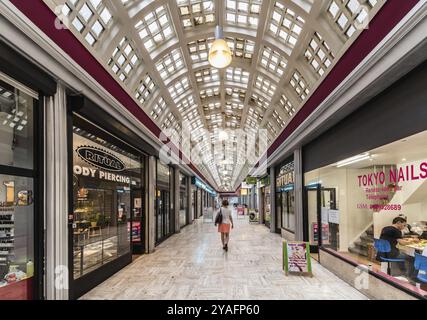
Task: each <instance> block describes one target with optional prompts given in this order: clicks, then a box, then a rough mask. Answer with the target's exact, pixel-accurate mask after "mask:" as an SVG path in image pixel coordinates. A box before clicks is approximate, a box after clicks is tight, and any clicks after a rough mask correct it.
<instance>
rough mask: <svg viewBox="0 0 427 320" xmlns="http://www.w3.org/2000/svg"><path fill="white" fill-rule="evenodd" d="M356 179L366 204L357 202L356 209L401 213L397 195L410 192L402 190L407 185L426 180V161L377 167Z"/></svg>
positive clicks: (401, 206) (409, 190)
mask: <svg viewBox="0 0 427 320" xmlns="http://www.w3.org/2000/svg"><path fill="white" fill-rule="evenodd" d="M375 169H380V170H373V171H374V172H369V173H365V174H361V175H358V176H357V177H356V180H355V182H356V185H357V186H358V187H359V188H361V189H363V191H364V192H365V199H366V202H358V203H357V205H356V206H357V209H371V210H373V211H374V212H379V211H382V210H385V211H401V210H402V208H403V205H402V204H401V200H400V198H399V197H395V195H396V194H397V193H401V192H405V193H407V192H411V189H410V188H409V189H408V190H403V187H404V186H405V185H406V186H407V185H408V183H411V184H413V185H414V186H415V185H416V184H421V183H423V181H425V180H426V179H427V161H415V162H413V163H411V164H406V165H399V166H395V165H389V166H379V167H376V168H375Z"/></svg>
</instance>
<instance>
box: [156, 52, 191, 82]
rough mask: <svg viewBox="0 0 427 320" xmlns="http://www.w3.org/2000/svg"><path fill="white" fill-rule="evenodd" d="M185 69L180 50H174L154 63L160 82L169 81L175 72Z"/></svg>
mask: <svg viewBox="0 0 427 320" xmlns="http://www.w3.org/2000/svg"><path fill="white" fill-rule="evenodd" d="M184 67H185V64H184V60H183V58H182V53H181V49H174V50H172V52H170V53H168V54H166V55H165V56H164V57H163V58H161V59H160V60H159V61H158V62H157V63H156V68H157V71H159V73H160V77H161V78H162V80H167V79H170V78H171V77H173V76H174V74H176V72H177V71H179V70H181V69H183V68H184Z"/></svg>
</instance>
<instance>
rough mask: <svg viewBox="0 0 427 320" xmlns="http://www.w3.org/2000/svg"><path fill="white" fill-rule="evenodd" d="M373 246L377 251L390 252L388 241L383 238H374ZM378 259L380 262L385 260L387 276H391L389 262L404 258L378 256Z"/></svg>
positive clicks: (399, 260)
mask: <svg viewBox="0 0 427 320" xmlns="http://www.w3.org/2000/svg"><path fill="white" fill-rule="evenodd" d="M374 247H375V249H376V250H377V252H378V253H385V254H387V253H390V252H391V246H390V242H388V240H384V239H374ZM380 260H381V261H382V262H387V274H388V275H389V276H391V265H390V263H393V262H399V263H402V262H405V259H403V258H386V257H381V256H380Z"/></svg>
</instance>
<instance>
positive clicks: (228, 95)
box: [44, 0, 385, 191]
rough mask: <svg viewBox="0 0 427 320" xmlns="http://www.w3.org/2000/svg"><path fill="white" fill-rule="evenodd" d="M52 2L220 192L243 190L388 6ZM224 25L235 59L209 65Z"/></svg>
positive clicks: (190, 0)
mask: <svg viewBox="0 0 427 320" xmlns="http://www.w3.org/2000/svg"><path fill="white" fill-rule="evenodd" d="M44 1H45V2H46V3H47V4H48V5H49V7H50V8H51V9H52V10H53V11H54V12H55V13H56V14H57V15H58V16H59V18H60V19H61V20H62V21H63V22H64V24H66V25H67V26H68V27H69V28H70V30H71V31H72V32H73V33H74V34H75V36H76V37H77V38H78V39H79V40H80V41H81V42H82V43H83V44H84V45H85V46H86V48H87V49H88V50H89V51H90V52H91V53H92V54H93V55H94V57H95V58H96V59H97V60H98V61H99V62H100V63H101V64H102V65H104V66H105V68H106V69H107V70H108V71H109V72H110V73H111V75H113V76H114V77H115V79H116V80H117V81H118V83H119V84H120V85H121V86H122V87H123V88H124V89H125V90H126V91H127V92H128V93H129V95H130V96H132V97H133V98H134V100H135V102H136V103H138V104H139V106H140V107H141V109H142V110H144V111H145V112H146V113H147V114H148V115H149V116H150V117H151V118H152V119H153V121H154V122H155V123H157V125H158V126H159V127H160V128H161V129H162V130H164V131H167V134H168V135H170V136H171V139H172V141H174V142H175V143H176V144H177V145H181V149H182V150H183V151H184V152H186V150H187V153H188V154H186V155H187V157H189V158H191V160H192V162H193V163H194V164H195V165H196V166H197V167H198V169H199V170H200V171H201V172H202V173H203V174H204V175H205V177H206V178H207V179H208V180H209V181H210V182H211V183H212V184H213V186H214V187H216V188H217V190H219V191H231V190H234V189H235V188H236V187H237V186H238V185H239V184H240V182H241V181H242V180H243V179H244V178H245V177H246V175H247V173H248V171H249V170H250V169H251V167H252V166H253V165H254V164H255V162H256V160H257V157H259V156H260V155H261V154H262V153H263V152H264V151H265V150H261V149H263V148H264V149H265V147H267V146H269V145H270V144H271V143H272V142H273V141H274V140H275V138H276V137H277V136H278V135H279V134H280V133H281V131H282V130H283V129H284V128H285V127H286V125H287V124H288V123H289V121H290V119H291V118H292V117H293V116H294V115H295V114H296V112H298V110H299V109H300V108H301V107H302V106H303V105H304V102H305V101H306V100H307V98H308V97H309V96H310V95H311V94H312V93H313V92H314V91H315V89H316V88H317V87H318V86H319V84H320V83H321V82H322V80H323V79H324V78H325V77H326V75H327V74H328V73H329V72H330V70H331V69H332V68H333V66H334V64H335V63H336V62H337V61H338V60H339V58H340V57H341V56H342V55H343V54H344V53H345V52H346V50H347V49H348V48H349V46H350V45H351V44H352V43H353V42H354V40H355V39H356V38H357V36H358V35H359V34H360V33H361V32H362V31H363V29H364V28H366V27H367V24H368V23H369V21H370V20H371V19H372V17H373V16H374V15H375V14H376V13H377V12H378V10H379V9H380V8H381V6H382V5H383V4H384V2H385V0H277V1H276V0H44ZM217 24H219V25H221V26H223V29H224V36H225V38H226V41H227V43H228V45H229V46H230V49H231V51H232V53H233V61H232V63H231V65H230V66H229V67H227V68H225V69H222V70H218V69H215V68H212V67H211V66H210V65H209V63H208V59H207V58H208V52H209V48H210V45H211V44H212V41H213V40H214V28H215V26H216V25H217ZM183 131H185V132H189V133H190V134H191V141H190V140H189V139H187V137H186V135H185V134H182V132H183ZM224 132H226V133H224ZM260 132H263V133H264V132H266V135H265V136H264V135H263V134H259V133H260ZM245 133H248V134H249V133H253V134H257V138H253V136H251V135H247V136H245ZM189 148H191V150H190V149H189ZM188 150H189V151H188ZM249 156H251V157H249ZM249 158H252V159H249ZM254 159H255V160H254Z"/></svg>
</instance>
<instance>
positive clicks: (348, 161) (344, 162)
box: [337, 152, 372, 168]
mask: <svg viewBox="0 0 427 320" xmlns="http://www.w3.org/2000/svg"><path fill="white" fill-rule="evenodd" d="M371 157H372V156H371V155H369V153H367V152H366V153H362V154H359V155H357V156H354V157H351V158H348V159H345V160H342V161H339V162H337V168H340V167H344V166H346V165H349V164H352V163H356V162H359V161H363V160H367V159H371Z"/></svg>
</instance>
